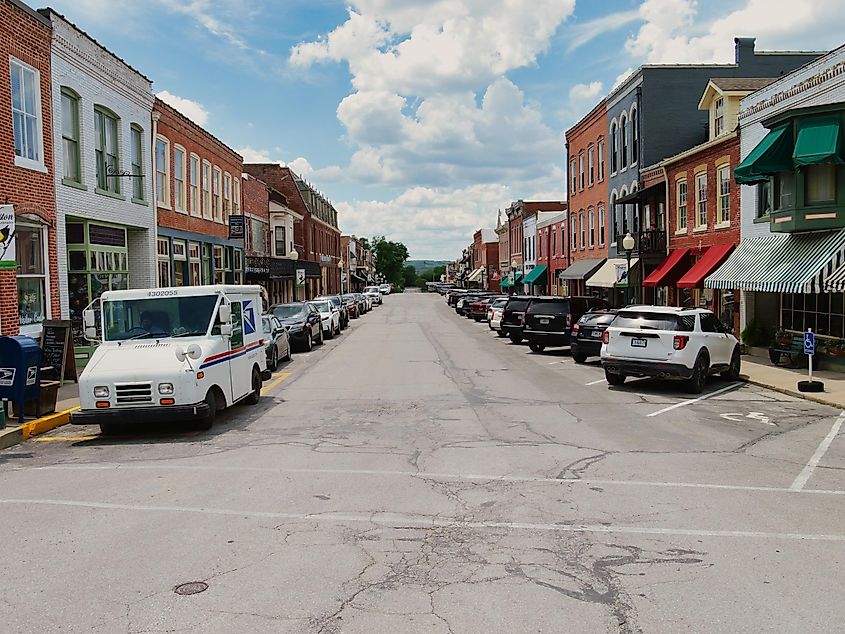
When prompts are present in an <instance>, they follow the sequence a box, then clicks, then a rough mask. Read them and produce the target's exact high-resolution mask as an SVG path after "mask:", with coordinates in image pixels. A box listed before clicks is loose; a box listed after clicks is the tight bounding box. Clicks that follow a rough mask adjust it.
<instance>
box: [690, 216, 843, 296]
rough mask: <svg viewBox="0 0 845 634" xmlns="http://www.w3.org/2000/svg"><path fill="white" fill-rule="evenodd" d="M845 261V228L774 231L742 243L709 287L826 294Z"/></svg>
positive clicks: (708, 283)
mask: <svg viewBox="0 0 845 634" xmlns="http://www.w3.org/2000/svg"><path fill="white" fill-rule="evenodd" d="M842 264H845V231H834V232H820V233H805V234H788V233H782V234H778V233H772V234H769V235H766V236H762V237H758V238H749V239H746V240H742V241H741V242H740V243H739V247H737V249H736V251H734V252H733V253H732V254H731V256H730V257H729V258H728V259H727V260H726V261H725V263H724V264H722V266H720V267H719V268H718V269H717V270H716V271H715V272H714V273H713V275H711V276H710V277H708V278H707V279H706V280H705V281H704V287H705V288H719V289H723V290H733V289H739V290H744V291H760V292H765V293H822V292H825V282H826V280H827V279H828V278H829V277H830V276H831V275H832V274H833V272H834V271H835V270H836V269H837V268H839V267H840V266H842Z"/></svg>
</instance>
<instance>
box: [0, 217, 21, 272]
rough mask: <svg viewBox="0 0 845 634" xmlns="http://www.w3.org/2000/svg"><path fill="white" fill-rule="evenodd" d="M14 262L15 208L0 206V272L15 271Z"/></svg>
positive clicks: (15, 264)
mask: <svg viewBox="0 0 845 634" xmlns="http://www.w3.org/2000/svg"><path fill="white" fill-rule="evenodd" d="M17 268H18V265H17V262H16V261H15V208H14V206H13V205H0V271H16V270H17Z"/></svg>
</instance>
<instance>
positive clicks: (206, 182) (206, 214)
mask: <svg viewBox="0 0 845 634" xmlns="http://www.w3.org/2000/svg"><path fill="white" fill-rule="evenodd" d="M212 214H213V211H212V208H211V163H209V162H208V161H203V162H202V217H203V218H205V219H206V220H211V218H212Z"/></svg>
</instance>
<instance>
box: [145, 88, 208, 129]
mask: <svg viewBox="0 0 845 634" xmlns="http://www.w3.org/2000/svg"><path fill="white" fill-rule="evenodd" d="M156 97H158V98H159V99H161V100H162V101H163V102H164V103H166V104H168V105H170V106H173V107H174V108H175V109H176V110H178V111H179V112H181V113H182V114H183V115H185V116H186V117H188V118H189V119H190V120H191V121H193V122H194V123H196V124H197V125H200V126H204V125H205V124H206V122H207V121H208V110H206V109H205V106H203V105H202V104H201V103H199V102H198V101H192V100H191V99H186V98H184V97H179V96H178V95H174V94H173V93H171V92H168V91H167V90H162V91H161V92H159V93H156Z"/></svg>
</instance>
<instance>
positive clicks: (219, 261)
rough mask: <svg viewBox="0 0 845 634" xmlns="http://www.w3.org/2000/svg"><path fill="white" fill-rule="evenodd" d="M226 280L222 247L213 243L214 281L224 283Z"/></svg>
mask: <svg viewBox="0 0 845 634" xmlns="http://www.w3.org/2000/svg"><path fill="white" fill-rule="evenodd" d="M225 282H226V266H225V263H224V261H223V247H222V246H221V245H219V244H215V245H214V283H215V284H224V283H225Z"/></svg>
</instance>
